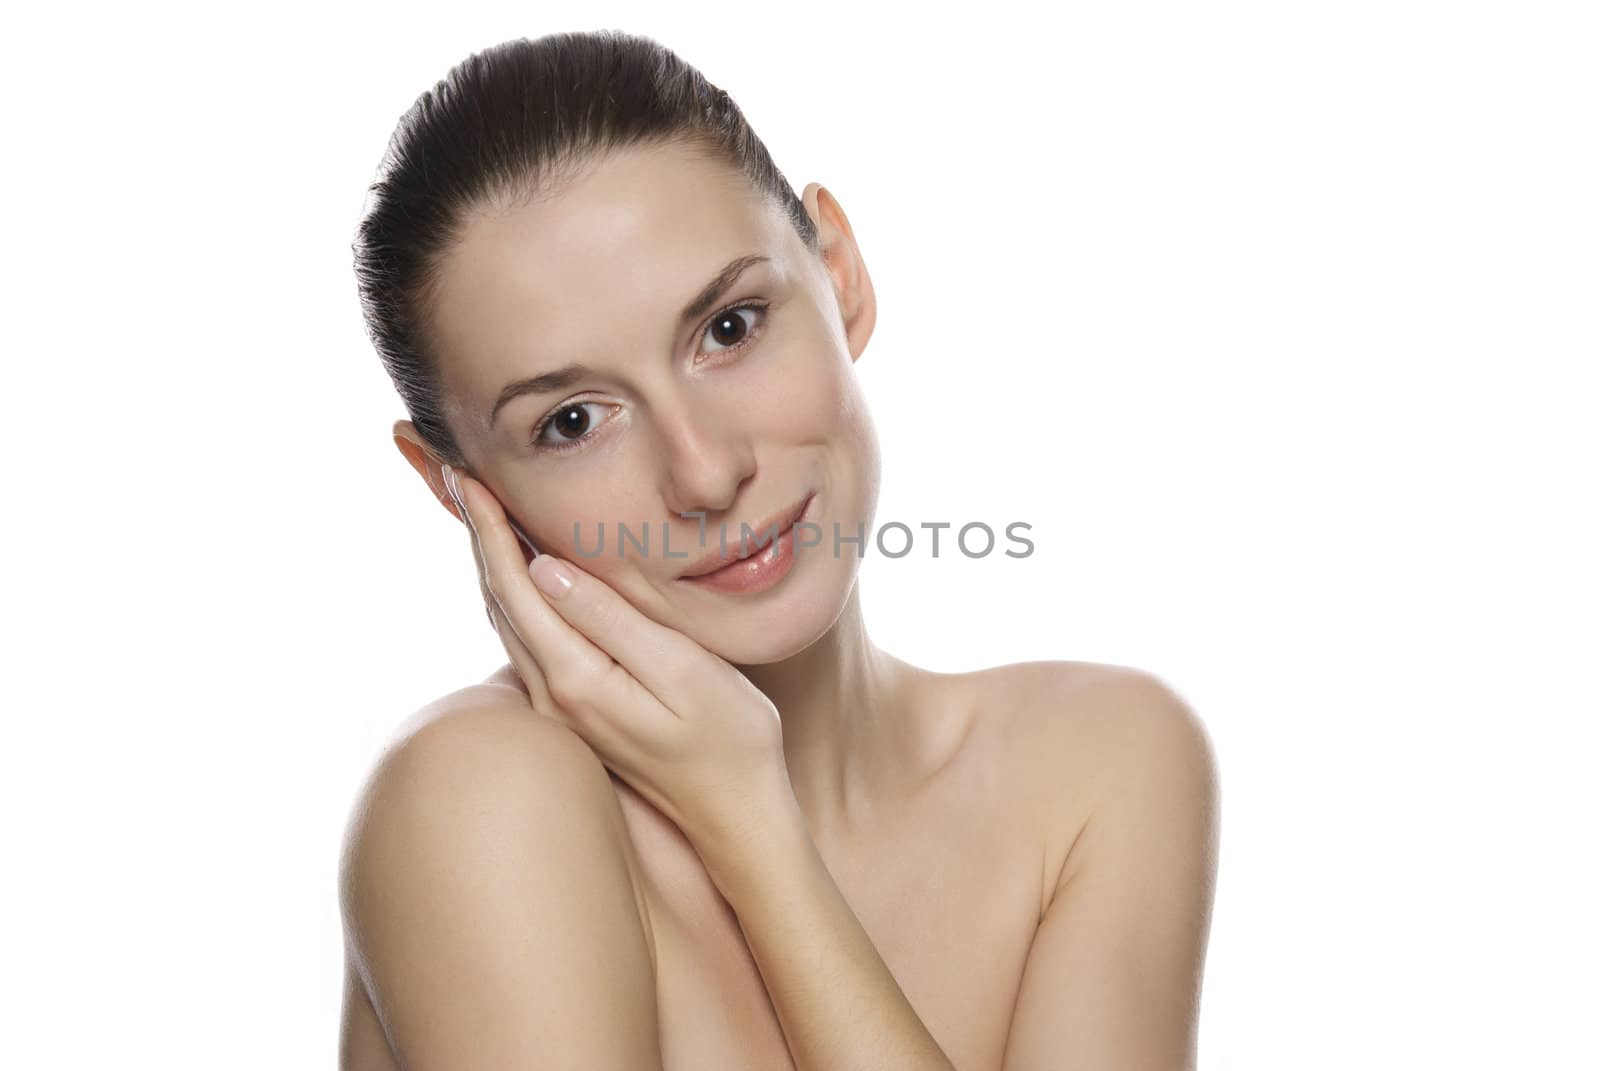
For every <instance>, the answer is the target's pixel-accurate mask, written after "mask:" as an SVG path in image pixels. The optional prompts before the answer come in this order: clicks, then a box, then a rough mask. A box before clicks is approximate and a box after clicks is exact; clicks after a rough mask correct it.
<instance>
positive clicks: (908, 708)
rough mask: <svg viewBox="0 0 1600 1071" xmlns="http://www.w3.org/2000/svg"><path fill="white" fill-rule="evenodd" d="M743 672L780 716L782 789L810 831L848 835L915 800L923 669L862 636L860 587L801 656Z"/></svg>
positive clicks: (922, 758)
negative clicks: (785, 786)
mask: <svg viewBox="0 0 1600 1071" xmlns="http://www.w3.org/2000/svg"><path fill="white" fill-rule="evenodd" d="M738 668H739V670H740V672H742V673H744V675H745V676H746V677H747V678H748V679H749V680H750V682H751V683H752V684H754V685H755V686H756V687H757V688H759V689H760V690H761V691H762V693H763V694H765V695H766V696H767V698H768V699H770V700H772V703H773V705H774V706H776V707H777V708H778V713H779V716H780V717H781V718H782V721H783V750H784V759H785V762H786V764H787V766H788V770H789V783H790V784H791V785H792V786H793V788H794V792H795V798H796V800H797V801H798V802H799V804H800V809H801V810H802V811H803V812H804V814H805V816H806V820H807V823H808V825H810V827H811V829H812V831H813V833H827V834H837V835H841V836H843V835H848V834H849V833H851V832H854V831H858V830H860V829H862V828H865V827H867V826H868V825H870V823H871V822H872V820H873V818H874V816H876V815H881V814H885V813H887V810H888V809H890V808H892V807H893V806H894V804H895V803H897V802H898V801H900V800H902V799H904V798H905V797H906V796H908V795H909V794H911V793H912V792H914V791H915V790H916V788H917V786H918V785H919V784H921V783H922V781H923V780H924V779H925V777H926V775H927V772H928V765H929V754H930V750H931V749H930V746H929V743H930V742H929V741H928V740H926V739H925V738H926V736H927V732H926V728H925V726H927V725H928V724H930V723H931V722H930V720H929V719H926V718H919V717H918V714H919V711H920V707H921V703H920V702H919V701H918V698H917V687H916V686H917V684H918V682H919V681H920V680H921V678H922V677H923V676H924V671H922V670H919V669H917V668H916V667H915V666H911V665H909V664H907V663H905V662H902V661H900V660H899V659H897V658H895V657H894V656H893V655H890V654H888V653H887V652H885V651H882V650H880V649H879V648H878V647H877V646H876V645H875V644H874V643H873V642H872V640H871V639H870V638H869V637H868V636H867V631H866V626H865V623H864V622H863V620H862V616H861V603H860V585H859V584H857V585H856V587H855V588H854V590H852V591H851V593H850V599H849V602H848V603H847V604H846V606H845V608H844V610H843V612H841V613H840V615H839V618H838V620H837V621H835V622H834V624H833V627H832V628H830V629H829V630H828V631H827V632H826V633H825V634H824V635H823V636H822V637H821V638H819V639H818V640H817V641H816V642H815V643H813V644H811V645H810V646H809V647H807V648H806V649H805V650H803V651H801V652H799V653H798V654H796V655H793V656H792V657H790V658H787V659H784V660H783V661H781V662H772V663H767V664H764V665H749V666H744V665H742V666H739V667H738Z"/></svg>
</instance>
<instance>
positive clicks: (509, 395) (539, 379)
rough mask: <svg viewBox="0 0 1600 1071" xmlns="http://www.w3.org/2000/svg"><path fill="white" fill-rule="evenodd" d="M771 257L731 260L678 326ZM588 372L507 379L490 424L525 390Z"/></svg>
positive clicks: (572, 369) (577, 367)
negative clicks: (747, 270)
mask: <svg viewBox="0 0 1600 1071" xmlns="http://www.w3.org/2000/svg"><path fill="white" fill-rule="evenodd" d="M771 259H772V258H771V257H765V256H759V255H757V254H753V253H752V254H746V255H745V256H742V257H735V258H734V259H732V260H730V261H728V263H727V266H726V267H724V268H723V269H722V270H721V271H719V272H717V274H716V276H715V277H713V278H712V280H711V281H710V282H709V283H707V284H706V285H705V286H704V287H703V288H702V289H701V291H700V292H699V293H698V294H696V295H695V296H694V298H693V299H691V300H690V302H689V303H688V304H687V305H685V306H684V307H683V311H682V312H680V313H679V314H678V326H679V327H680V328H681V327H685V326H687V325H689V324H691V323H693V322H694V321H695V320H698V319H699V318H700V317H702V316H704V315H705V314H706V313H708V312H710V311H711V306H712V305H715V304H716V302H717V299H718V298H720V297H721V296H722V295H723V292H724V291H726V290H727V289H728V288H729V287H731V286H732V285H733V284H734V283H735V282H736V281H738V278H739V276H741V275H743V274H744V271H745V269H746V268H748V267H750V266H751V265H752V264H760V263H762V262H763V261H770V260H771ZM589 374H590V369H589V366H588V365H583V364H569V365H567V366H565V367H564V368H558V369H556V370H555V371H554V372H543V373H540V374H539V375H536V376H528V377H526V378H525V379H517V380H513V381H512V382H510V383H507V384H506V385H505V386H504V387H503V388H501V390H500V396H499V397H498V398H496V399H495V402H494V407H493V408H492V409H490V410H489V426H490V427H491V428H492V427H494V422H495V420H496V418H498V417H499V416H500V410H502V409H504V408H505V407H506V405H507V404H509V403H510V402H511V401H513V400H515V399H517V398H520V397H522V396H523V395H524V394H553V393H555V392H556V391H559V390H565V389H567V388H568V387H570V386H572V385H573V384H574V383H576V382H578V381H579V380H581V379H583V378H584V377H585V376H587V375H589Z"/></svg>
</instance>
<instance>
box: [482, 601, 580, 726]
mask: <svg viewBox="0 0 1600 1071" xmlns="http://www.w3.org/2000/svg"><path fill="white" fill-rule="evenodd" d="M484 609H485V610H487V611H488V612H489V625H490V626H491V627H492V628H493V629H494V630H495V632H497V633H499V635H500V641H501V642H502V643H503V644H505V648H506V654H507V655H509V656H510V658H511V668H512V669H513V670H515V671H516V674H517V676H518V677H519V678H521V680H522V683H523V685H524V686H525V687H526V688H527V689H528V705H529V706H531V707H532V708H533V709H534V711H535V712H537V713H539V714H542V715H544V716H545V717H547V718H551V719H553V720H555V721H559V722H561V723H562V724H563V725H565V724H567V719H566V718H565V717H564V716H563V715H562V712H561V709H560V705H559V704H558V703H556V701H555V700H554V699H552V698H551V697H550V688H549V686H548V685H547V684H546V683H545V679H544V671H543V670H541V669H540V668H539V664H538V663H537V662H535V661H534V659H533V656H532V655H531V654H529V653H528V649H527V648H526V647H524V646H523V645H522V640H521V639H520V638H518V636H517V633H516V630H515V629H513V628H512V627H511V623H510V622H509V621H507V620H506V617H505V614H504V613H502V612H500V605H499V603H496V602H494V601H493V600H491V601H490V602H489V604H488V605H487V606H485V607H484Z"/></svg>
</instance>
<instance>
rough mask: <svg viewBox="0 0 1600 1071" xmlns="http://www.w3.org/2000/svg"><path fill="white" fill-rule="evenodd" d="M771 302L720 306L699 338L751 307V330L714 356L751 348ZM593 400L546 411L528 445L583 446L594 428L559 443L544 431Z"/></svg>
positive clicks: (551, 449) (555, 449) (560, 449)
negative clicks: (549, 440)
mask: <svg viewBox="0 0 1600 1071" xmlns="http://www.w3.org/2000/svg"><path fill="white" fill-rule="evenodd" d="M770 306H771V303H770V302H766V301H741V302H739V303H738V304H736V305H727V306H724V307H723V308H721V309H718V310H717V311H716V312H714V313H712V314H711V316H710V317H708V318H707V319H706V321H705V323H703V324H701V326H700V333H699V334H698V335H696V336H695V337H696V338H704V337H705V335H706V332H707V331H709V330H711V325H712V324H714V323H716V322H717V321H718V320H720V319H722V318H723V317H724V316H726V315H728V314H729V313H733V312H739V311H741V310H749V311H752V312H756V313H759V314H760V315H758V316H757V317H756V321H755V326H753V327H751V328H750V330H749V332H748V333H747V334H746V335H745V336H744V338H741V339H740V340H739V341H738V342H735V343H734V344H733V345H731V346H728V347H726V348H724V349H720V350H718V351H717V352H716V353H715V354H713V356H715V357H723V356H726V355H728V354H732V353H742V352H743V351H744V350H746V349H748V348H749V347H750V346H751V345H753V344H754V343H755V342H756V340H757V339H759V338H760V337H761V335H762V334H763V333H764V331H765V329H766V323H767V315H766V314H767V310H768V308H769V307H770ZM590 404H594V405H598V404H600V403H598V402H589V401H587V400H586V399H583V398H577V399H574V400H571V401H565V402H562V403H561V404H560V405H558V406H556V407H555V408H554V409H552V410H550V411H549V412H548V413H546V414H545V415H544V417H543V419H541V420H540V421H539V423H538V424H537V425H535V426H534V429H533V441H532V442H530V443H529V444H528V445H529V446H531V447H533V448H534V449H535V450H538V451H542V452H544V453H551V454H564V453H566V452H567V451H569V450H578V449H581V448H582V447H583V445H584V444H585V443H587V442H588V441H589V440H590V439H591V438H592V437H593V435H594V432H593V431H592V430H591V431H589V432H586V433H584V435H583V436H582V437H580V438H577V439H568V440H567V441H566V442H564V443H562V444H561V445H559V446H557V445H554V444H551V443H546V442H544V441H543V439H544V433H545V431H546V429H548V428H549V427H550V425H551V424H553V423H555V419H556V417H558V416H560V415H561V414H562V413H565V412H566V411H567V410H569V409H576V408H577V407H578V406H580V405H590Z"/></svg>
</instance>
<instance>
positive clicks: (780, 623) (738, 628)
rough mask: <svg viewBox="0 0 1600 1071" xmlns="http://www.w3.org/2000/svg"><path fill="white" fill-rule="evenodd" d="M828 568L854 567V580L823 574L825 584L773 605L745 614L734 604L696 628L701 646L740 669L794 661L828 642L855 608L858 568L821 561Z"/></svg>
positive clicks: (819, 582) (795, 592)
mask: <svg viewBox="0 0 1600 1071" xmlns="http://www.w3.org/2000/svg"><path fill="white" fill-rule="evenodd" d="M823 563H826V564H829V565H837V566H842V567H848V568H849V574H848V575H847V576H839V577H835V576H834V575H833V573H832V571H829V570H822V569H818V570H817V573H818V575H819V577H820V579H819V578H811V579H810V583H809V584H808V585H807V586H805V587H800V586H796V587H794V588H792V589H790V590H788V591H786V592H784V593H783V594H782V595H781V597H778V598H775V599H773V600H771V601H770V602H767V603H763V604H753V605H749V606H745V607H743V608H740V607H739V606H738V604H737V602H736V601H733V600H730V601H731V602H732V605H730V607H729V609H728V610H727V612H725V613H721V614H718V615H716V618H715V620H713V621H711V622H710V623H708V624H706V625H705V626H704V627H697V628H695V634H694V639H695V641H696V642H697V643H699V644H700V646H702V647H704V648H705V649H706V650H708V651H712V652H714V653H716V654H717V655H720V656H721V657H722V658H725V659H727V660H728V661H729V662H732V663H733V664H734V665H736V666H764V665H769V664H771V663H773V662H782V661H784V660H785V659H788V658H793V657H794V656H795V655H797V654H799V653H800V652H802V651H804V650H805V649H806V648H808V647H810V646H811V645H812V644H814V643H816V642H817V641H818V640H820V639H821V638H822V637H823V636H826V635H827V634H828V631H829V630H830V629H832V628H833V626H834V623H835V622H837V621H838V620H839V615H840V614H841V613H843V612H844V608H845V607H846V606H848V605H849V603H850V593H851V591H852V590H853V589H854V586H855V569H854V568H853V565H854V563H853V562H851V561H848V560H840V561H833V560H832V559H829V558H818V560H817V564H819V565H820V564H823ZM840 572H843V570H842V569H841V570H840ZM791 579H799V578H798V577H792V578H791ZM840 581H843V583H842V584H841V583H840ZM772 594H774V595H777V594H778V591H776V590H774V592H772ZM691 627H693V626H691Z"/></svg>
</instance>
